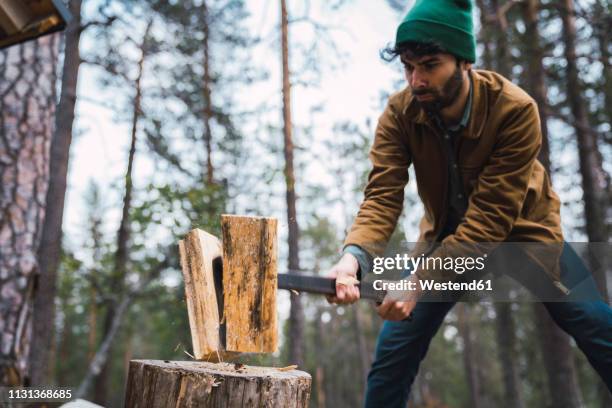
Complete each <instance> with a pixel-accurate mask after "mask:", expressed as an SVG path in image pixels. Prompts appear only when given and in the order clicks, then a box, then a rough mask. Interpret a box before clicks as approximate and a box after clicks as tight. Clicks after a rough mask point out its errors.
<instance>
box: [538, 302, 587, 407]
mask: <svg viewBox="0 0 612 408" xmlns="http://www.w3.org/2000/svg"><path fill="white" fill-rule="evenodd" d="M533 308H534V313H535V314H536V317H537V324H536V325H537V326H538V338H539V341H540V346H541V348H542V350H543V356H544V364H545V366H546V372H547V374H548V388H549V391H550V397H551V401H552V406H553V407H555V408H572V407H573V408H575V407H582V406H583V402H582V394H581V392H580V388H579V387H578V380H577V377H576V367H575V364H574V360H573V358H572V355H573V350H572V347H571V346H570V344H569V341H568V337H567V335H566V334H565V333H563V332H561V330H560V329H559V328H558V327H557V326H556V325H555V323H554V322H553V321H552V319H551V318H550V317H549V316H548V312H547V311H546V309H545V308H544V306H543V305H542V304H540V303H534V305H533ZM559 356H566V358H558V357H559Z"/></svg>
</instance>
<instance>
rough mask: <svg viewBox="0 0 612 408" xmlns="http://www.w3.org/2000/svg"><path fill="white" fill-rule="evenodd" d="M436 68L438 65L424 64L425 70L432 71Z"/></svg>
mask: <svg viewBox="0 0 612 408" xmlns="http://www.w3.org/2000/svg"><path fill="white" fill-rule="evenodd" d="M437 66H438V64H425V69H427V70H432V69H434V68H435V67H437Z"/></svg>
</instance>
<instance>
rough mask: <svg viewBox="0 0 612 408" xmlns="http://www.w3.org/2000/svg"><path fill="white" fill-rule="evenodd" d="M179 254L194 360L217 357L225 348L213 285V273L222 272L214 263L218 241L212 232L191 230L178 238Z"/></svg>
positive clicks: (219, 256) (220, 309) (218, 293)
mask: <svg viewBox="0 0 612 408" xmlns="http://www.w3.org/2000/svg"><path fill="white" fill-rule="evenodd" d="M179 253H180V258H181V267H182V270H183V278H184V280H185V297H186V300H187V312H188V315H189V327H190V329H191V341H192V344H193V354H194V357H195V358H196V359H197V360H209V359H210V358H216V356H218V355H219V356H220V355H221V354H222V353H223V351H224V350H223V344H222V343H223V338H222V336H221V335H220V331H219V329H220V321H219V314H220V311H221V313H222V312H223V305H219V304H218V303H217V298H220V299H222V294H221V293H222V292H221V291H220V288H219V287H215V276H214V275H215V273H216V274H219V275H220V274H221V270H220V269H221V266H220V265H215V262H217V261H215V260H220V258H221V242H220V241H219V239H218V238H217V237H215V236H214V235H211V234H209V233H207V232H205V231H202V230H199V229H194V230H192V231H190V232H189V234H187V236H186V237H185V239H183V240H181V241H179ZM215 266H217V267H216V268H215ZM220 278H221V276H218V279H217V281H219V280H220ZM219 295H220V296H219ZM215 361H216V360H215Z"/></svg>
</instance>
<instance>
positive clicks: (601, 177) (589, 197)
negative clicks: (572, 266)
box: [560, 0, 610, 300]
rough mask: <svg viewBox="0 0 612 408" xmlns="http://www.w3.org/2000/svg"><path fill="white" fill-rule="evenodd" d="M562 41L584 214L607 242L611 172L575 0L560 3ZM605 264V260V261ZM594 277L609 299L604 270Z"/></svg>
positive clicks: (593, 234) (592, 236) (591, 231)
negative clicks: (590, 94)
mask: <svg viewBox="0 0 612 408" xmlns="http://www.w3.org/2000/svg"><path fill="white" fill-rule="evenodd" d="M560 13H561V20H562V22H563V42H564V45H565V51H564V54H565V60H566V68H565V70H566V85H567V89H566V92H567V100H568V103H569V106H570V109H571V112H572V116H573V117H574V124H575V125H574V131H575V132H576V139H577V140H578V157H579V161H580V175H581V176H582V190H583V192H584V195H583V201H584V215H585V221H586V233H587V236H588V239H589V241H590V242H608V238H609V234H608V225H607V220H606V210H607V208H608V206H609V205H610V203H609V202H608V189H609V186H610V184H609V175H608V174H607V173H606V171H605V170H604V168H603V165H602V156H601V152H600V151H599V147H598V146H597V135H596V134H595V132H594V131H593V130H592V129H591V127H590V124H589V116H588V111H587V106H588V104H587V103H586V101H585V100H584V98H583V96H582V91H581V90H582V84H581V81H580V78H579V77H578V67H577V64H576V24H575V16H574V3H573V1H572V0H563V2H562V6H561V10H560ZM603 264H604V265H605V264H606V262H603ZM593 277H594V278H595V281H596V282H597V286H598V287H599V290H600V292H601V293H602V294H603V296H604V298H605V299H606V300H608V296H607V293H608V290H607V284H606V275H605V270H599V269H593Z"/></svg>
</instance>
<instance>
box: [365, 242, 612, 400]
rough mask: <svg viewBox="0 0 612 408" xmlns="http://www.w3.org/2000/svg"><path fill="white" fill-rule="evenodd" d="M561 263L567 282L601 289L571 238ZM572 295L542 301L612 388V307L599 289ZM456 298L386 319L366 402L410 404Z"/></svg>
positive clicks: (591, 288) (564, 280)
mask: <svg viewBox="0 0 612 408" xmlns="http://www.w3.org/2000/svg"><path fill="white" fill-rule="evenodd" d="M560 264H561V274H562V280H563V282H564V283H565V282H567V281H571V280H572V277H573V278H574V279H575V277H576V276H577V275H582V276H583V278H582V279H581V281H582V283H581V285H580V290H581V291H584V290H588V291H594V293H596V292H597V289H596V287H595V283H594V281H593V279H592V278H591V277H590V272H589V271H588V269H587V268H586V266H585V265H584V263H583V262H582V260H581V259H580V257H579V256H578V255H577V254H576V253H575V251H574V250H573V249H572V248H571V246H569V244H567V243H565V245H564V247H563V253H562V255H561V260H560ZM585 274H586V275H585ZM587 275H588V279H586V280H585V279H584V276H587ZM585 286H586V288H585ZM589 286H590V287H589ZM571 297H572V294H570V295H569V296H568V297H567V298H566V299H564V301H560V302H543V304H544V306H545V307H546V309H547V310H548V313H549V314H550V316H551V317H552V318H553V320H554V321H555V323H557V325H559V326H560V327H561V328H562V329H563V330H564V331H565V332H567V333H568V334H569V335H570V336H572V337H573V338H574V340H575V341H576V344H577V345H578V347H579V348H580V350H582V352H583V353H584V354H585V355H586V357H587V358H588V360H589V362H590V363H591V365H592V366H593V368H594V369H595V370H596V371H597V373H598V374H599V375H600V376H601V378H602V379H603V381H604V382H605V384H606V385H607V387H608V389H609V390H610V392H612V309H611V308H610V306H608V305H607V304H606V303H605V302H604V301H603V300H602V299H601V297H600V296H598V295H595V296H591V299H593V300H592V301H590V300H589V301H583V300H572V299H571ZM597 298H599V299H598V300H597ZM582 299H584V298H582ZM454 304H455V302H418V303H417V305H416V307H415V309H414V311H413V313H412V314H413V318H412V320H410V321H400V322H394V321H385V322H384V324H383V326H382V329H381V331H380V333H379V335H378V342H377V345H376V354H375V358H374V362H373V363H372V368H371V370H370V373H369V374H368V382H367V391H366V395H365V407H367V408H374V407H376V408H378V407H384V408H394V407H398V408H399V407H401V408H404V407H405V406H406V403H407V401H408V398H409V393H410V387H411V385H412V382H413V381H414V378H415V377H416V375H417V371H418V369H419V364H420V363H421V360H423V358H424V357H425V354H426V353H427V349H428V348H429V343H430V342H431V339H432V338H433V336H434V335H435V334H436V332H437V331H438V329H439V327H440V325H441V324H442V321H443V320H444V317H445V316H446V314H447V313H448V312H449V310H450V309H451V308H452V307H453V306H454Z"/></svg>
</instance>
